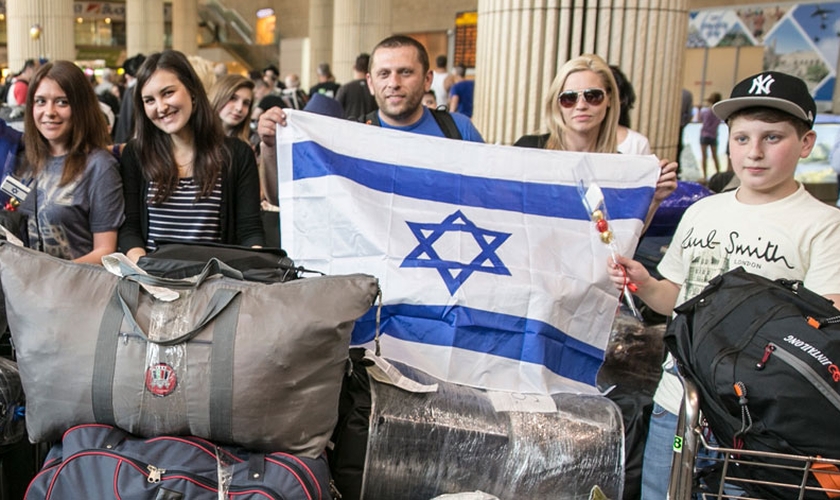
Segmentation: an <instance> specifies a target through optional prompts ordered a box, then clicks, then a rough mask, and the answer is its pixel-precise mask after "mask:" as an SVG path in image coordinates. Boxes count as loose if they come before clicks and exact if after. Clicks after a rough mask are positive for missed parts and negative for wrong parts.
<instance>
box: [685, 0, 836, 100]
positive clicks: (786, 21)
mask: <svg viewBox="0 0 840 500" xmlns="http://www.w3.org/2000/svg"><path fill="white" fill-rule="evenodd" d="M688 31H689V34H688V44H687V45H688V47H689V48H698V47H707V48H709V49H714V48H718V47H745V46H752V45H756V46H763V47H764V60H763V64H762V66H763V68H764V69H765V70H775V71H784V72H785V73H790V74H793V75H796V76H798V77H800V78H802V79H803V80H805V82H806V83H807V84H808V88H810V89H811V92H812V94H813V95H814V98H815V99H816V100H817V101H818V102H817V104H818V106H819V107H821V108H824V107H825V105H828V103H829V102H830V101H831V97H832V93H833V91H834V82H835V75H836V72H837V67H838V57H840V2H832V3H817V4H814V3H810V4H779V5H764V6H757V7H753V6H749V7H742V8H739V9H729V10H726V9H724V10H707V11H697V12H692V13H691V15H690V17H689V30H688ZM713 61H714V52H711V53H710V61H709V63H710V64H714V62H713ZM821 104H822V106H820V105H821Z"/></svg>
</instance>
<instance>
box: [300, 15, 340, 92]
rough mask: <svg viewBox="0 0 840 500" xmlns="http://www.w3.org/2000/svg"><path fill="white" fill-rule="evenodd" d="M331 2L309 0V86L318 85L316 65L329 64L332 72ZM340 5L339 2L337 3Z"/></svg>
mask: <svg viewBox="0 0 840 500" xmlns="http://www.w3.org/2000/svg"><path fill="white" fill-rule="evenodd" d="M334 3H335V2H333V1H332V0H309V62H310V65H309V66H310V67H309V68H308V72H307V75H301V77H302V78H304V79H306V78H305V77H306V76H308V80H309V82H308V83H309V86H312V85H315V84H316V83H318V75H317V73H316V71H317V68H318V65H319V64H321V63H323V62H325V63H329V64H330V67H331V68H332V70H333V72H335V71H336V68H335V65H334V64H333V59H332V55H333V32H332V30H333V16H334V13H333V10H334V9H333V4H334ZM339 3H340V2H339ZM339 83H341V81H339ZM307 88H308V87H307Z"/></svg>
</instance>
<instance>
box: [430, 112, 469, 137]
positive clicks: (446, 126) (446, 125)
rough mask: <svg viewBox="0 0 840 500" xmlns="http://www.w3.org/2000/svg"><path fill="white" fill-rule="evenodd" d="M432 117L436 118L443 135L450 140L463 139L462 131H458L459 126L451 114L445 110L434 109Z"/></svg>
mask: <svg viewBox="0 0 840 500" xmlns="http://www.w3.org/2000/svg"><path fill="white" fill-rule="evenodd" d="M431 111H432V116H434V117H435V121H436V122H437V124H438V127H440V130H441V131H442V132H443V135H445V136H446V137H448V138H450V139H456V140H459V141H460V140H461V139H463V137H462V136H461V131H460V130H458V126H457V125H455V119H454V118H452V115H451V114H449V112H448V111H446V110H443V109H433V110H431Z"/></svg>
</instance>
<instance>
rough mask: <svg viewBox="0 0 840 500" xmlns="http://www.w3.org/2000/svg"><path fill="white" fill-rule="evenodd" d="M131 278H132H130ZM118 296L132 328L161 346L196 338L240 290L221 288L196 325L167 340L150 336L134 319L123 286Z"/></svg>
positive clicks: (145, 338) (118, 289)
mask: <svg viewBox="0 0 840 500" xmlns="http://www.w3.org/2000/svg"><path fill="white" fill-rule="evenodd" d="M129 279H130V278H129ZM115 293H116V294H117V297H118V299H119V302H120V307H121V308H122V312H123V315H124V317H125V319H126V321H128V324H129V325H131V328H132V329H133V330H134V333H136V334H138V335H140V336H141V337H143V339H144V340H145V341H146V342H151V343H153V344H157V345H159V346H164V347H168V346H173V345H178V344H183V343H184V342H188V341H190V340H192V339H193V338H195V336H196V335H198V334H199V333H201V331H202V330H204V328H205V327H206V326H207V325H208V324H209V323H210V322H211V321H213V320H214V319H215V318H216V317H217V316H218V315H219V314H221V313H222V312H223V311H224V310H225V308H226V307H227V306H229V305H230V303H231V302H232V301H233V299H235V298H236V296H237V295H239V293H240V291H239V290H231V289H228V288H220V289H218V290H216V291H215V292H214V293H213V297H211V298H210V302H209V303H208V304H207V307H206V308H205V309H204V314H202V316H201V318H200V319H199V320H198V322H197V323H196V325H195V326H194V327H193V328H192V329H191V330H190V331H188V332H186V333H183V334H182V335H180V336H178V337H175V338H172V339H167V340H154V339H151V338H149V336H148V335H147V334H146V332H144V331H143V329H142V328H140V325H138V324H137V320H135V319H134V314H133V313H132V311H131V306H129V302H128V301H127V300H126V299H125V298H124V297H123V293H122V289H121V287H117V289H116V290H115Z"/></svg>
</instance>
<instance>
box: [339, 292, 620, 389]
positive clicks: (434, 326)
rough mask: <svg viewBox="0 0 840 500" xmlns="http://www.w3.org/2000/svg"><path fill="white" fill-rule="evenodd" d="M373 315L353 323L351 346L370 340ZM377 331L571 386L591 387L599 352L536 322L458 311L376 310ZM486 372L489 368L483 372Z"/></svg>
mask: <svg viewBox="0 0 840 500" xmlns="http://www.w3.org/2000/svg"><path fill="white" fill-rule="evenodd" d="M375 328H376V309H375V308H372V309H371V310H370V311H368V313H367V314H365V316H363V317H362V318H360V319H359V320H358V321H357V322H356V327H355V329H354V330H353V341H352V343H353V344H354V345H360V344H365V343H368V342H370V341H372V340H373V338H374V333H375ZM380 331H383V332H387V334H388V335H390V336H392V337H396V338H399V339H402V340H406V341H410V342H418V343H422V344H431V345H438V346H446V347H448V346H452V347H457V348H460V349H466V350H470V351H475V352H481V353H486V354H492V355H494V356H500V357H504V358H509V359H513V360H518V361H523V362H527V363H535V364H538V365H542V366H545V367H546V368H547V369H549V370H550V371H552V372H554V373H556V374H558V375H560V376H562V377H566V378H568V379H571V380H576V381H578V382H583V383H585V384H589V385H592V386H594V385H595V377H596V375H597V373H598V369H599V368H600V367H601V363H602V362H603V360H604V351H602V350H601V349H598V348H596V347H593V346H591V345H589V344H586V343H585V342H581V341H579V340H577V339H575V338H572V337H570V336H568V335H566V334H565V333H563V332H561V331H560V330H558V329H557V328H555V327H553V326H551V325H549V324H548V323H543V322H541V321H537V320H533V319H528V318H522V317H518V316H513V315H509V314H500V313H493V312H489V311H483V310H480V309H472V308H468V307H460V306H454V307H453V306H415V305H407V304H393V305H387V306H383V307H382V312H381V326H380ZM487 368H488V369H492V367H489V366H488V367H487Z"/></svg>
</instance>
